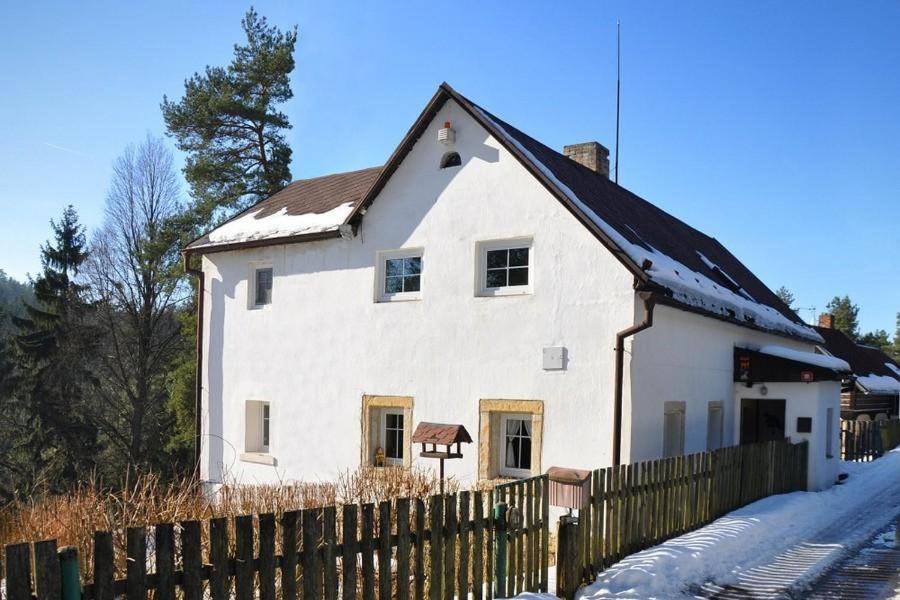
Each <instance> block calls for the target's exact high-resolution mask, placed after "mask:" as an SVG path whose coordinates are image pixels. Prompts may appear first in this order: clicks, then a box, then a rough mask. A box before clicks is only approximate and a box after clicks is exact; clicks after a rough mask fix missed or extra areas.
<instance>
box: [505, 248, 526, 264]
mask: <svg viewBox="0 0 900 600" xmlns="http://www.w3.org/2000/svg"><path fill="white" fill-rule="evenodd" d="M509 266H511V267H527V266H528V248H513V249H511V250H510V251H509Z"/></svg>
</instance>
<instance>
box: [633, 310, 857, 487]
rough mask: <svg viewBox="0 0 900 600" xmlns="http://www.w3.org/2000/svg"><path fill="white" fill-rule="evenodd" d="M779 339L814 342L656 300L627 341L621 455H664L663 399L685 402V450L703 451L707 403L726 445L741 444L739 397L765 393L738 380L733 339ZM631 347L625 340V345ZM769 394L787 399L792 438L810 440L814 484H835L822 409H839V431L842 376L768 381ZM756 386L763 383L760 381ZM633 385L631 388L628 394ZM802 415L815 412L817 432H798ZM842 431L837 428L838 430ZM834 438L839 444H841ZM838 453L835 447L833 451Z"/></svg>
mask: <svg viewBox="0 0 900 600" xmlns="http://www.w3.org/2000/svg"><path fill="white" fill-rule="evenodd" d="M766 344H777V345H781V346H785V347H788V348H794V349H797V350H802V351H806V352H813V351H814V350H815V346H814V345H813V344H807V343H803V342H798V341H793V340H790V339H787V338H784V337H780V336H774V335H769V334H766V333H763V332H759V331H754V330H752V329H748V328H745V327H738V326H737V325H731V324H728V323H724V322H722V321H717V320H715V319H709V318H705V317H701V316H699V315H696V314H692V313H688V312H685V311H681V310H676V309H673V308H670V307H666V306H657V307H656V309H655V312H654V324H653V327H651V328H650V329H648V330H646V331H644V332H641V333H639V334H638V335H637V336H636V337H635V338H634V339H633V341H632V344H631V348H630V356H631V361H630V364H629V367H628V368H627V369H626V370H627V375H628V384H629V385H628V386H626V394H625V411H624V413H625V414H624V419H623V420H624V424H625V430H626V432H629V433H627V434H626V437H625V442H624V443H625V447H624V448H623V456H624V457H625V460H627V461H631V462H633V461H640V460H647V459H652V458H656V457H658V456H660V455H661V453H662V447H663V435H662V430H663V418H664V416H663V415H664V404H665V402H667V401H668V402H684V403H685V436H684V451H685V454H691V453H694V452H704V451H706V449H707V448H706V440H707V437H706V434H707V416H708V407H709V403H710V402H721V403H722V406H723V408H724V416H723V418H724V423H725V427H724V431H723V444H724V445H725V446H732V445H736V444H738V443H740V410H739V408H740V398H742V397H743V398H751V397H762V396H760V395H759V394H758V393H757V394H756V395H754V390H748V388H746V387H745V386H743V385H736V384H735V383H734V348H735V346H745V347H760V346H763V345H766ZM626 347H627V346H626ZM766 385H767V387H768V388H769V393H768V396H766V397H767V398H773V399H774V398H778V399H781V398H783V399H785V400H786V403H785V413H786V414H785V418H786V423H785V434H786V435H788V436H790V437H791V438H792V439H793V440H794V441H799V440H801V439H809V440H810V457H811V461H810V472H809V484H810V487H811V489H821V488H822V487H827V486H828V485H830V484H831V483H832V482H833V481H834V478H835V477H836V475H837V462H838V461H837V459H833V460H825V458H824V455H825V442H824V424H825V409H826V408H827V407H828V406H831V407H833V408H834V409H835V417H834V418H835V425H834V427H835V431H836V430H837V428H838V426H839V419H840V384H839V383H837V382H818V383H815V384H802V383H793V384H785V383H781V384H778V383H767V384H766ZM757 387H758V386H757ZM629 388H630V393H629ZM798 416H810V417H813V433H812V434H809V435H807V434H797V432H796V421H797V417H798ZM834 435H835V436H837V435H838V434H837V433H834ZM837 441H838V440H837V438H836V437H835V444H836V445H835V446H834V447H835V448H839V447H840V446H839V445H837ZM835 453H837V451H835Z"/></svg>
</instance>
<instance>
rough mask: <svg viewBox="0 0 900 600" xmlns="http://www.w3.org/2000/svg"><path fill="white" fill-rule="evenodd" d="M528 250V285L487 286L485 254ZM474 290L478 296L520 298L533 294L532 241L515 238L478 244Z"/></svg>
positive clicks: (524, 238) (528, 238) (531, 239)
mask: <svg viewBox="0 0 900 600" xmlns="http://www.w3.org/2000/svg"><path fill="white" fill-rule="evenodd" d="M519 248H527V249H528V284H527V285H507V286H503V287H493V288H492V287H488V286H487V254H488V252H490V251H491V250H516V249H519ZM475 277H476V283H475V290H476V294H477V295H478V296H522V295H527V294H532V293H534V239H533V238H530V237H517V238H509V239H505V240H490V241H485V242H478V248H477V261H476V269H475Z"/></svg>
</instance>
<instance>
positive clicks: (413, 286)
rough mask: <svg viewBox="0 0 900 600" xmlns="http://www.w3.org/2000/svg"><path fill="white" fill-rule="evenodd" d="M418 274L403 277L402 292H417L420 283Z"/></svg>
mask: <svg viewBox="0 0 900 600" xmlns="http://www.w3.org/2000/svg"><path fill="white" fill-rule="evenodd" d="M419 279H420V278H419V276H418V275H413V276H411V277H404V278H403V291H404V292H418V291H419V286H421V285H422V282H421V281H420V280H419Z"/></svg>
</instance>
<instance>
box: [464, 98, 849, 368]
mask: <svg viewBox="0 0 900 600" xmlns="http://www.w3.org/2000/svg"><path fill="white" fill-rule="evenodd" d="M473 107H474V108H475V110H477V111H478V112H479V114H480V115H481V116H482V117H483V118H484V119H485V120H486V121H487V122H489V123H490V124H491V125H493V127H494V128H496V129H497V131H499V132H500V133H501V134H502V135H503V136H504V138H505V139H506V141H507V142H509V143H510V144H512V145H514V146H515V147H516V148H517V149H518V150H519V151H520V152H521V153H522V154H523V155H524V156H525V157H526V158H528V160H529V161H531V163H532V164H533V165H534V166H535V167H536V168H537V169H538V170H539V171H540V172H541V173H542V174H543V175H544V176H545V177H547V179H549V180H550V181H551V182H552V183H553V184H554V185H555V186H556V187H557V188H558V189H559V190H560V191H561V192H562V193H563V194H565V195H566V197H567V198H568V199H569V200H570V201H571V202H572V203H573V204H575V205H576V206H577V207H578V208H579V210H581V211H582V213H584V215H585V216H587V217H588V218H589V219H591V221H592V222H593V223H594V224H595V225H597V227H599V228H600V230H601V231H603V233H605V234H606V235H607V236H608V237H609V238H610V239H611V240H612V241H613V242H614V243H615V244H616V246H618V247H619V248H621V249H622V251H623V252H625V253H626V254H627V255H628V256H629V258H630V259H631V260H632V261H633V262H634V263H635V264H636V265H643V264H644V261H645V260H649V261H650V262H651V266H650V268H649V269H646V273H647V274H648V275H649V276H650V278H651V279H652V280H653V281H655V282H656V283H659V284H661V285H663V286H665V287H667V288H669V290H671V292H672V296H673V298H674V299H675V300H677V301H679V302H680V303H682V304H686V305H688V306H693V307H696V308H702V309H704V310H706V311H709V312H712V313H716V314H720V315H722V316H725V317H730V318H732V319H736V320H738V321H743V322H746V323H748V324H752V325H756V326H757V327H761V328H764V329H768V330H771V331H777V332H781V333H786V334H790V335H794V336H799V337H802V338H805V339H808V340H812V341H816V342H822V341H823V340H822V338H821V337H820V336H819V335H818V334H817V333H816V332H815V330H813V329H812V328H811V327H808V326H806V325H804V324H801V323H797V322H794V321H791V320H790V319H788V318H787V317H786V316H785V315H783V314H782V313H781V312H779V311H778V310H776V309H775V308H772V307H771V306H768V305H765V304H762V303H759V302H756V301H755V300H753V299H752V298H751V297H750V296H749V295H747V296H744V295H741V294H738V293H735V292H733V291H731V290H729V289H727V288H726V287H724V286H722V285H720V284H718V283H716V282H714V281H713V280H711V279H710V278H708V277H707V276H706V275H703V274H702V273H698V272H697V271H694V270H693V269H690V268H689V267H687V266H685V265H684V264H682V263H681V262H679V261H678V260H675V259H673V258H672V257H670V256H668V255H666V254H663V253H662V252H659V251H658V250H656V249H655V248H653V246H650V245H649V244H647V245H646V246H647V247H646V248H645V247H642V246H640V245H638V244H634V243H632V242H630V241H628V240H627V239H625V237H624V236H623V235H622V234H620V233H619V231H618V230H616V229H615V228H614V227H612V226H610V225H609V224H608V223H607V222H606V221H604V220H603V219H601V218H600V216H599V215H597V213H596V212H594V211H593V210H592V209H591V208H590V207H589V206H588V205H587V204H586V203H585V202H583V201H582V200H581V198H579V197H578V195H577V194H575V192H573V191H572V189H571V188H570V187H569V186H567V185H566V184H565V183H563V182H562V181H561V180H560V179H559V178H558V177H557V176H556V175H555V174H554V172H553V171H552V170H551V169H549V168H548V167H547V166H546V165H545V164H544V163H542V162H541V161H540V160H539V159H538V158H537V157H536V156H535V155H534V154H533V153H532V152H531V151H530V150H528V148H526V147H525V146H524V145H523V144H522V143H521V142H519V140H518V139H517V138H516V137H515V136H513V135H510V134H509V132H508V131H506V129H505V128H504V127H503V126H502V125H500V124H499V123H497V121H496V120H495V119H493V118H492V117H491V115H490V114H488V113H487V112H486V111H485V110H483V109H482V108H481V107H479V106H478V105H477V104H473ZM648 248H649V249H648ZM700 257H701V259H702V260H704V261H705V262H707V263H708V264H709V265H711V267H710V268H712V267H715V264H714V263H712V261H709V259H707V258H706V257H705V256H703V255H702V254H701V255H700ZM716 268H717V269H718V267H716ZM719 272H720V273H722V275H723V276H724V277H725V278H727V279H728V280H730V281H731V282H732V283H734V285H735V287H736V288H738V289H740V286H738V285H737V283H735V282H734V280H733V279H732V278H731V277H730V276H728V275H727V274H726V273H725V272H724V271H722V270H721V269H719ZM745 293H746V292H745ZM844 364H846V363H844ZM848 370H849V368H848Z"/></svg>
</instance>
